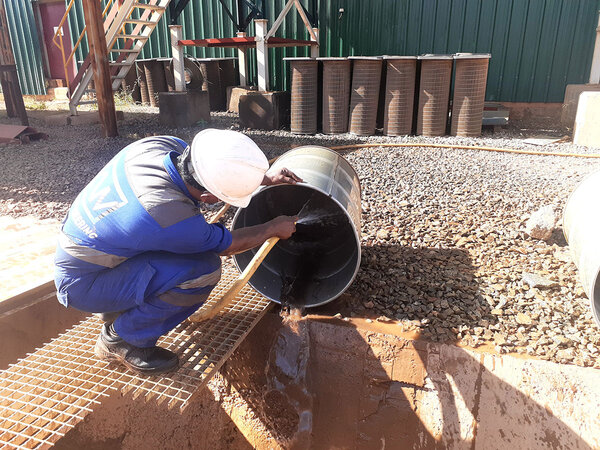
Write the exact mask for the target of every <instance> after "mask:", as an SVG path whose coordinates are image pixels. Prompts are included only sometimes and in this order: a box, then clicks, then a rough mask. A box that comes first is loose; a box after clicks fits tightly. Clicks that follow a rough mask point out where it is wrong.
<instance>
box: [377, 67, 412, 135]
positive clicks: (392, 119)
mask: <svg viewBox="0 0 600 450" xmlns="http://www.w3.org/2000/svg"><path fill="white" fill-rule="evenodd" d="M383 59H384V60H386V61H387V72H386V73H387V80H386V84H385V110H384V116H383V134H385V135H386V136H401V135H405V134H410V133H411V131H412V122H413V104H414V100H415V82H416V76H417V75H416V74H417V57H416V56H384V57H383Z"/></svg>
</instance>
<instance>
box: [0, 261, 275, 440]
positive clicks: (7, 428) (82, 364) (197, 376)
mask: <svg viewBox="0 0 600 450" xmlns="http://www.w3.org/2000/svg"><path fill="white" fill-rule="evenodd" d="M223 269H224V270H223V277H222V279H221V282H220V283H219V285H218V286H217V287H216V288H215V289H214V290H213V292H212V294H211V296H210V298H209V299H208V301H207V302H206V304H205V305H204V306H203V308H207V307H210V306H211V305H212V304H213V303H214V302H215V301H216V299H218V298H219V297H221V296H222V295H223V293H224V292H225V291H226V290H227V289H228V288H229V287H230V285H231V284H232V283H233V282H234V281H235V280H236V279H237V277H238V273H237V271H236V269H235V268H233V267H232V265H231V264H230V263H229V264H224V267H223ZM270 304H271V303H270V302H269V300H268V299H266V298H264V297H262V296H261V295H260V294H258V293H257V292H255V291H254V290H252V289H251V288H250V287H249V286H245V287H244V288H243V289H242V291H241V292H240V294H238V296H237V297H236V300H235V301H234V303H233V304H231V305H230V306H229V307H228V308H227V309H225V310H224V311H223V312H221V313H220V314H219V315H218V316H217V317H215V318H214V319H212V320H209V321H206V322H203V323H192V322H184V323H182V324H180V325H179V326H178V327H177V328H175V329H174V330H173V331H171V332H170V333H169V334H168V335H166V336H164V337H163V338H162V339H161V340H160V341H159V344H160V345H162V346H164V347H166V348H168V349H169V350H171V351H174V352H175V353H177V354H178V355H179V358H180V366H179V369H178V370H177V371H176V372H172V373H169V374H163V375H157V376H141V375H137V374H136V373H134V372H131V371H128V370H127V369H125V368H124V367H123V366H116V365H112V364H108V363H105V362H103V361H99V360H98V359H97V358H96V356H95V355H94V344H95V343H96V339H97V337H98V333H99V331H100V327H101V324H102V322H101V321H100V320H99V319H97V318H96V317H90V318H88V319H86V320H84V321H83V322H81V323H80V324H79V325H76V326H75V327H73V328H71V329H70V330H68V331H67V332H65V333H63V334H62V335H60V336H58V337H57V338H55V339H53V340H52V341H51V342H50V343H48V344H46V345H44V346H43V347H42V348H40V349H38V350H36V351H35V352H34V353H31V354H29V355H28V356H27V357H25V358H23V359H21V360H19V361H18V362H17V363H15V364H12V365H11V366H10V367H9V368H8V369H6V370H4V371H2V372H0V410H1V413H0V446H7V447H11V448H46V447H48V446H51V445H52V444H53V443H55V442H56V441H58V439H60V438H61V437H62V436H64V434H65V433H66V432H67V431H68V430H69V429H71V428H73V427H74V426H75V425H76V424H77V423H79V422H80V421H81V420H83V418H84V417H85V416H86V415H87V414H89V413H90V412H91V411H92V410H93V408H94V406H95V405H98V404H100V403H101V402H102V399H103V398H105V397H108V396H109V395H111V393H114V392H116V391H117V390H121V391H122V392H125V393H130V394H131V395H133V396H134V397H138V396H144V397H145V399H146V400H147V401H148V400H152V401H156V402H158V403H163V402H165V404H166V405H168V407H169V408H173V407H179V408H181V409H183V408H185V407H186V405H187V404H188V403H189V401H190V400H191V399H192V398H193V396H194V394H195V393H196V392H198V391H199V390H200V388H202V387H203V386H204V385H205V384H206V383H207V382H208V381H209V380H210V378H211V377H212V375H214V373H215V372H216V371H217V370H218V369H219V368H220V367H221V366H222V364H223V363H224V362H225V361H226V360H227V358H228V357H229V356H230V355H231V353H232V352H233V351H234V350H235V349H236V348H237V346H238V345H239V344H240V343H241V342H242V340H243V339H244V338H245V337H246V335H247V334H248V333H249V332H250V331H251V330H252V328H253V327H254V326H255V325H256V324H257V323H258V321H259V320H260V318H261V317H262V316H263V315H264V313H265V312H266V311H267V310H268V308H269V306H270Z"/></svg>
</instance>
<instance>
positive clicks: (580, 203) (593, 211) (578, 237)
mask: <svg viewBox="0 0 600 450" xmlns="http://www.w3.org/2000/svg"><path fill="white" fill-rule="evenodd" d="M599 192H600V171H598V172H594V173H592V174H591V175H588V176H587V177H586V178H585V179H584V180H583V181H582V182H581V183H579V185H578V186H577V187H576V188H575V190H574V191H573V192H572V193H571V196H570V197H569V200H567V204H566V206H565V210H564V215H563V232H564V234H565V238H566V239H567V242H568V243H569V248H570V250H571V257H572V258H573V261H574V262H575V265H576V266H577V268H578V269H579V279H580V280H581V284H582V285H583V289H584V290H585V293H586V294H587V296H588V298H589V299H590V302H591V305H592V313H593V316H594V320H595V321H596V324H597V325H598V326H600V234H598V224H600V206H599V205H598V193H599Z"/></svg>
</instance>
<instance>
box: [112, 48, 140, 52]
mask: <svg viewBox="0 0 600 450" xmlns="http://www.w3.org/2000/svg"><path fill="white" fill-rule="evenodd" d="M109 52H111V53H137V52H138V50H136V49H134V48H114V47H113V48H111V49H110V50H109Z"/></svg>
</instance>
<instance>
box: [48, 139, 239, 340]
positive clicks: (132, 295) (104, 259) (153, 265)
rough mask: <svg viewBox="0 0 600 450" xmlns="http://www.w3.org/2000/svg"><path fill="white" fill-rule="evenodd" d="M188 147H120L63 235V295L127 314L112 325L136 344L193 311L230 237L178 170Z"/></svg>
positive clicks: (58, 278)
mask: <svg viewBox="0 0 600 450" xmlns="http://www.w3.org/2000/svg"><path fill="white" fill-rule="evenodd" d="M186 146H187V144H186V143H185V142H183V141H182V140H180V139H178V138H174V137H168V136H161V137H150V138H146V139H142V140H140V141H137V142H134V143H132V144H130V145H128V146H127V147H125V148H124V149H123V150H122V151H120V152H119V153H118V154H117V155H116V156H115V157H114V158H113V159H112V160H111V161H110V162H109V163H108V164H107V165H106V166H105V167H104V168H103V169H102V170H101V171H100V172H99V173H98V175H96V177H95V178H94V179H93V180H92V181H91V182H90V183H89V184H88V185H87V186H86V187H85V188H84V189H83V191H81V193H80V194H79V195H78V196H77V198H76V199H75V202H74V203H73V205H72V206H71V208H70V210H69V213H68V215H67V218H66V219H65V221H64V223H63V226H62V231H61V233H60V236H59V245H58V248H57V251H56V258H55V268H56V273H55V284H56V289H57V295H58V299H59V301H60V302H61V303H62V304H63V305H65V306H68V307H69V306H70V307H74V308H77V309H79V310H82V311H87V312H117V311H124V312H123V314H121V315H120V316H119V317H118V318H117V319H116V320H115V322H114V329H115V331H116V332H117V334H118V335H119V336H120V337H121V338H123V339H124V340H125V341H127V342H129V343H130V344H133V345H135V346H138V347H151V346H154V345H156V341H157V340H158V338H159V337H160V336H161V335H163V334H165V333H167V332H168V331H170V330H171V329H173V328H175V327H176V326H177V325H178V324H179V323H181V322H182V321H184V320H185V319H186V318H187V317H189V316H190V315H191V314H192V313H193V312H194V311H196V310H197V309H198V307H199V306H200V305H201V304H202V303H203V302H204V301H205V300H206V298H207V297H208V294H209V293H210V291H211V290H212V289H213V288H214V286H215V285H216V284H217V282H218V281H219V279H220V276H221V259H220V257H219V255H218V254H219V253H220V252H222V251H223V250H225V249H227V248H228V247H229V246H230V245H231V239H232V238H231V233H230V232H229V231H228V230H227V229H226V228H225V227H224V226H223V225H221V224H208V223H207V222H206V220H205V219H204V217H203V216H202V215H201V214H200V213H199V211H198V207H197V202H196V201H195V200H194V199H193V197H192V196H191V194H190V192H189V191H188V189H187V188H186V186H185V184H184V182H183V180H182V178H181V176H180V175H179V173H178V172H177V170H176V166H175V158H176V157H177V155H178V154H179V153H181V152H182V151H183V150H184V149H185V147H186Z"/></svg>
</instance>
